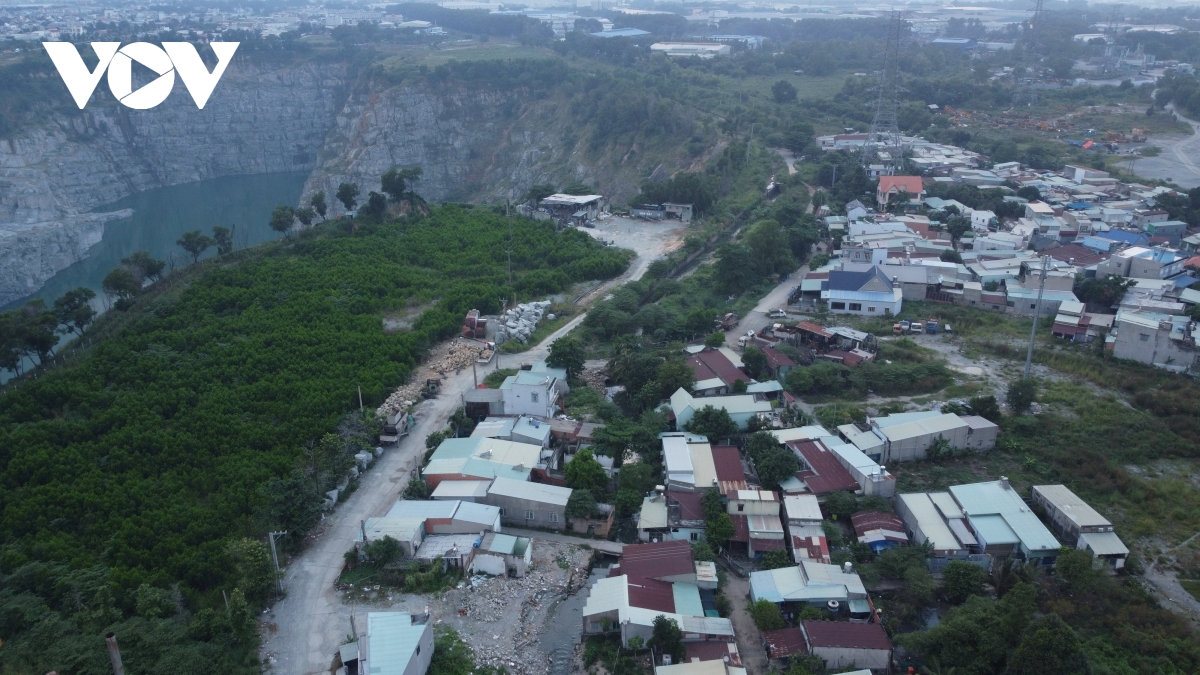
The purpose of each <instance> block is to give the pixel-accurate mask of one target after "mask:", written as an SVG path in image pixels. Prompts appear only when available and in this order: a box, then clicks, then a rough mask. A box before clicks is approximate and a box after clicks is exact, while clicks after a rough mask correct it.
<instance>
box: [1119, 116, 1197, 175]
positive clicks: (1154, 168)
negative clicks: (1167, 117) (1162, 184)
mask: <svg viewBox="0 0 1200 675" xmlns="http://www.w3.org/2000/svg"><path fill="white" fill-rule="evenodd" d="M1175 116H1176V117H1178V118H1179V119H1180V120H1182V121H1183V122H1186V123H1187V124H1190V125H1191V126H1192V135H1191V136H1177V135H1171V136H1155V137H1151V138H1150V139H1149V144H1150V145H1156V146H1158V147H1159V148H1161V149H1162V152H1161V153H1160V154H1159V155H1158V156H1157V157H1142V158H1140V159H1138V160H1137V164H1136V165H1135V167H1134V171H1135V172H1136V173H1137V175H1139V176H1142V177H1144V178H1164V179H1170V180H1171V181H1172V182H1174V183H1176V184H1178V185H1180V186H1182V187H1185V188H1194V187H1200V124H1197V123H1196V122H1193V121H1192V120H1189V119H1188V118H1186V117H1184V116H1183V115H1180V114H1179V112H1178V111H1175Z"/></svg>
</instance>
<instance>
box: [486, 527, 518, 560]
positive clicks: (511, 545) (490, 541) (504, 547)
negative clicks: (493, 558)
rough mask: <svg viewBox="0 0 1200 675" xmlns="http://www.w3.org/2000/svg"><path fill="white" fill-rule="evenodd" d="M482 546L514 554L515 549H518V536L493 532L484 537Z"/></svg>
mask: <svg viewBox="0 0 1200 675" xmlns="http://www.w3.org/2000/svg"><path fill="white" fill-rule="evenodd" d="M480 548H482V549H483V550H485V551H490V552H491V553H499V554H500V555H512V554H513V551H515V550H517V538H516V537H514V536H512V535H511V534H500V533H499V532H493V533H490V534H489V535H488V536H487V537H485V538H484V540H483V545H482V546H480Z"/></svg>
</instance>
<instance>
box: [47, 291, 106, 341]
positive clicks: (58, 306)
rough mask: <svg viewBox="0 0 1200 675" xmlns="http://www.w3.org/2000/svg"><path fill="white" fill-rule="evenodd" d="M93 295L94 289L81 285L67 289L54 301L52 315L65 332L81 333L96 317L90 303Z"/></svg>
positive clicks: (94, 294)
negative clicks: (71, 289) (73, 288)
mask: <svg viewBox="0 0 1200 675" xmlns="http://www.w3.org/2000/svg"><path fill="white" fill-rule="evenodd" d="M95 297H96V292H95V291H93V290H92V289H90V288H85V287H83V286H80V287H79V288H76V289H75V290H73V291H67V292H66V293H63V294H62V295H61V296H59V298H58V299H57V300H55V301H54V317H55V318H56V319H58V322H59V323H60V324H62V325H63V326H64V327H66V329H67V332H69V333H74V334H75V335H83V331H84V329H85V328H87V327H88V325H89V324H91V323H92V320H93V319H95V318H96V310H94V309H92V305H91V301H92V299H93V298H95Z"/></svg>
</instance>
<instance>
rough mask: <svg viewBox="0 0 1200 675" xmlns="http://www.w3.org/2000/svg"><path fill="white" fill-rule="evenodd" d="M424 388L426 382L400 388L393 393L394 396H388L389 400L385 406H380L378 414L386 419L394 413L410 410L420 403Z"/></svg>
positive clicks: (384, 403) (385, 402)
mask: <svg viewBox="0 0 1200 675" xmlns="http://www.w3.org/2000/svg"><path fill="white" fill-rule="evenodd" d="M424 386H425V383H424V382H420V383H418V382H413V383H411V384H406V385H404V386H403V387H400V388H399V389H397V390H396V391H393V392H392V395H391V396H388V397H387V400H385V401H384V402H383V405H381V406H379V409H378V410H377V411H376V414H377V415H379V416H381V417H385V416H387V415H390V414H392V412H393V411H403V410H408V409H409V408H411V407H412V406H414V405H416V404H417V403H418V402H420V400H421V389H422V388H424Z"/></svg>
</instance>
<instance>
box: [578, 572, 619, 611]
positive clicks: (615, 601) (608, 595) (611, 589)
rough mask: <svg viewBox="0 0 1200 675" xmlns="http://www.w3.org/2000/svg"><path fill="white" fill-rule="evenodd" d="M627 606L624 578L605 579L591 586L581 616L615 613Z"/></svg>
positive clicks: (598, 580)
mask: <svg viewBox="0 0 1200 675" xmlns="http://www.w3.org/2000/svg"><path fill="white" fill-rule="evenodd" d="M628 606H629V589H628V587H627V586H626V584H625V577H623V576H621V577H605V578H603V579H597V580H596V583H594V584H592V588H591V589H590V590H589V591H588V598H587V602H585V603H584V605H583V615H584V616H585V617H586V616H594V615H596V614H603V613H605V612H615V611H617V610H620V609H623V608H626V607H628Z"/></svg>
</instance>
